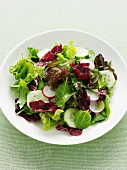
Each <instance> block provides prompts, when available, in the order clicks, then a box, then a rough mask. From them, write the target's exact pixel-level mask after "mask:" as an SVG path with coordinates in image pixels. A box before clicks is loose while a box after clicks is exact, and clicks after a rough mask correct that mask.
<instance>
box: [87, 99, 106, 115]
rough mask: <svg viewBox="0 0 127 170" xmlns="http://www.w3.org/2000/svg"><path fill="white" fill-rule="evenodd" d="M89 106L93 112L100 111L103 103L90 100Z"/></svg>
mask: <svg viewBox="0 0 127 170" xmlns="http://www.w3.org/2000/svg"><path fill="white" fill-rule="evenodd" d="M89 108H90V110H91V111H92V112H94V113H100V112H101V111H103V110H104V108H105V104H104V102H103V101H91V102H90V106H89Z"/></svg>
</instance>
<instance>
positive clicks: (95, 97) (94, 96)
mask: <svg viewBox="0 0 127 170" xmlns="http://www.w3.org/2000/svg"><path fill="white" fill-rule="evenodd" d="M86 92H87V95H88V96H89V97H90V100H91V101H96V100H98V99H99V94H98V93H97V92H94V91H92V90H90V89H87V90H86Z"/></svg>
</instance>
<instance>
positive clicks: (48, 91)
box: [42, 85, 55, 98]
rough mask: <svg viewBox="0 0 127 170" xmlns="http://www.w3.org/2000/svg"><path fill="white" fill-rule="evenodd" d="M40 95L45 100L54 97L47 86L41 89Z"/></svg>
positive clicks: (53, 92) (53, 93)
mask: <svg viewBox="0 0 127 170" xmlns="http://www.w3.org/2000/svg"><path fill="white" fill-rule="evenodd" d="M42 93H43V95H44V96H45V97H47V98H53V97H54V96H55V91H53V90H51V88H50V86H48V85H46V86H44V87H43V89H42Z"/></svg>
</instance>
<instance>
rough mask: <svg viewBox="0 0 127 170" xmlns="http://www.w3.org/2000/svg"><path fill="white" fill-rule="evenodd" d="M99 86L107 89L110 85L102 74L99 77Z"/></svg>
mask: <svg viewBox="0 0 127 170" xmlns="http://www.w3.org/2000/svg"><path fill="white" fill-rule="evenodd" d="M98 86H99V89H105V88H106V87H107V86H108V84H107V83H106V81H105V77H104V76H103V75H101V74H100V76H99V79H98Z"/></svg>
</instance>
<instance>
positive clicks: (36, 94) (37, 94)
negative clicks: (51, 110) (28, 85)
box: [27, 90, 48, 107]
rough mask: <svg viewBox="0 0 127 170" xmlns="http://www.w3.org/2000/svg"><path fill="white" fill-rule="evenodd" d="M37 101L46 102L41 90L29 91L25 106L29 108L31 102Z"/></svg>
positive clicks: (46, 99)
mask: <svg viewBox="0 0 127 170" xmlns="http://www.w3.org/2000/svg"><path fill="white" fill-rule="evenodd" d="M38 100H43V101H48V98H46V97H45V96H44V95H43V94H42V91H41V90H36V91H30V92H29V94H28V95H27V106H28V107H30V106H29V103H30V102H33V101H38Z"/></svg>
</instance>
